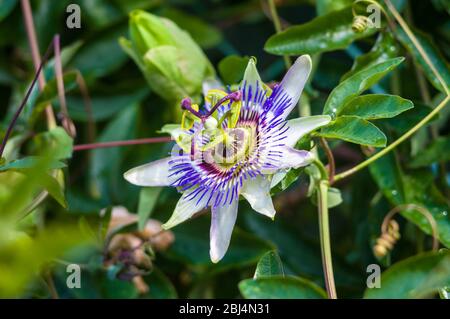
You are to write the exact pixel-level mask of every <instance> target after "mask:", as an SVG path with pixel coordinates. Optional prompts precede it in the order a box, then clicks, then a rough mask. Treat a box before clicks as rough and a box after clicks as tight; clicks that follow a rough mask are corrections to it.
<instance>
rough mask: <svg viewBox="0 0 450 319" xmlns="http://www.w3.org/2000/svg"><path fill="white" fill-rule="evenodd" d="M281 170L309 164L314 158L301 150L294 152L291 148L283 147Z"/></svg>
mask: <svg viewBox="0 0 450 319" xmlns="http://www.w3.org/2000/svg"><path fill="white" fill-rule="evenodd" d="M282 152H283V154H282V158H283V160H282V164H281V166H280V167H281V168H299V167H302V166H306V165H309V164H311V161H312V159H313V158H314V156H313V155H312V154H311V153H310V152H308V151H303V150H296V149H293V148H291V147H287V146H285V147H283V150H282Z"/></svg>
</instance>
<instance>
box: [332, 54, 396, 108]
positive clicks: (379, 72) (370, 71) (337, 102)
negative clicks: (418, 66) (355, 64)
mask: <svg viewBox="0 0 450 319" xmlns="http://www.w3.org/2000/svg"><path fill="white" fill-rule="evenodd" d="M403 60H404V58H394V59H389V60H386V61H383V62H380V63H376V64H372V65H369V66H368V67H367V68H365V69H362V70H361V71H359V72H357V73H355V74H354V75H352V76H350V77H349V78H347V79H346V80H344V81H343V82H341V83H340V84H339V85H338V86H337V87H336V88H335V89H334V90H333V91H332V92H331V93H330V95H329V96H328V99H327V101H326V103H325V107H324V109H323V114H333V113H334V114H336V113H339V112H340V110H341V108H343V107H344V106H345V104H347V102H349V101H350V100H351V99H353V98H354V97H356V96H358V95H360V94H361V93H363V92H364V91H365V90H367V89H368V88H370V87H371V86H372V85H374V84H375V83H377V82H378V81H379V80H380V79H381V78H382V77H383V76H385V75H386V74H387V73H388V72H390V71H391V70H393V69H394V68H395V67H397V66H398V65H399V64H400V63H401V62H402V61H403Z"/></svg>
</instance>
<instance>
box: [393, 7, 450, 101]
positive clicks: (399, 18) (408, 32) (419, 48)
mask: <svg viewBox="0 0 450 319" xmlns="http://www.w3.org/2000/svg"><path fill="white" fill-rule="evenodd" d="M384 2H385V3H386V5H387V7H388V9H389V11H390V12H391V13H392V15H393V16H394V18H395V20H397V22H398V23H399V24H400V26H401V27H402V29H403V31H405V33H406V35H407V36H408V38H409V39H410V40H411V42H412V43H413V44H414V46H415V47H416V49H417V51H419V53H420V55H421V56H422V58H423V59H424V60H425V62H426V63H427V64H428V66H429V67H430V69H431V71H432V72H433V73H434V75H435V76H436V78H437V79H438V81H439V83H440V84H441V85H442V88H443V89H444V91H445V94H446V95H447V96H450V90H449V87H448V85H447V84H446V83H445V81H444V79H443V78H442V76H441V74H440V73H439V71H438V70H437V69H436V67H435V66H434V64H433V63H432V62H431V60H430V58H429V56H428V55H427V53H426V52H425V50H424V49H423V47H422V45H421V44H420V42H419V41H418V40H417V38H416V36H415V35H414V33H413V32H412V31H411V29H410V28H409V26H408V24H407V23H406V21H405V20H403V18H402V16H401V15H400V13H398V11H397V9H395V7H394V5H393V4H392V3H391V1H390V0H384Z"/></svg>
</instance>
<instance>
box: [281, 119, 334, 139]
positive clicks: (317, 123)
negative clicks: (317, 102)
mask: <svg viewBox="0 0 450 319" xmlns="http://www.w3.org/2000/svg"><path fill="white" fill-rule="evenodd" d="M330 121H331V117H330V116H329V115H316V116H307V117H300V118H297V119H293V120H289V121H288V126H289V131H287V139H285V140H284V143H285V144H286V145H287V146H291V147H294V146H295V144H296V143H297V141H298V140H299V139H301V138H302V137H303V136H304V135H306V134H308V133H309V132H312V131H314V130H315V129H317V128H319V127H321V126H324V125H327V124H328V123H330Z"/></svg>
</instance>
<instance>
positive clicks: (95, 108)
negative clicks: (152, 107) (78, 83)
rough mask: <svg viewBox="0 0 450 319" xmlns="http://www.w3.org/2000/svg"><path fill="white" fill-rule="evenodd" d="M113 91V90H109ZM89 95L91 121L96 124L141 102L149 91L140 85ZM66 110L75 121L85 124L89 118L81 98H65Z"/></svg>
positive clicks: (74, 96)
mask: <svg viewBox="0 0 450 319" xmlns="http://www.w3.org/2000/svg"><path fill="white" fill-rule="evenodd" d="M111 89H113V88H111ZM90 94H91V105H92V119H93V120H94V121H96V122H98V121H104V120H107V119H109V118H111V117H112V116H114V115H116V114H118V113H119V112H120V111H122V110H123V109H125V108H127V107H133V106H134V105H136V104H138V103H140V102H142V101H143V100H144V99H145V98H146V97H147V96H148V95H149V89H148V88H147V87H143V86H142V84H139V85H138V86H137V85H133V86H131V85H130V87H128V86H127V87H125V88H123V89H121V88H119V89H115V88H114V89H113V92H107V93H103V92H98V93H92V92H91V93H90ZM67 108H68V109H69V113H70V117H71V118H72V119H73V120H75V121H82V122H86V121H87V120H88V119H89V117H88V114H87V113H86V105H85V101H84V99H83V97H82V96H80V95H72V94H71V95H70V96H67Z"/></svg>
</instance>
